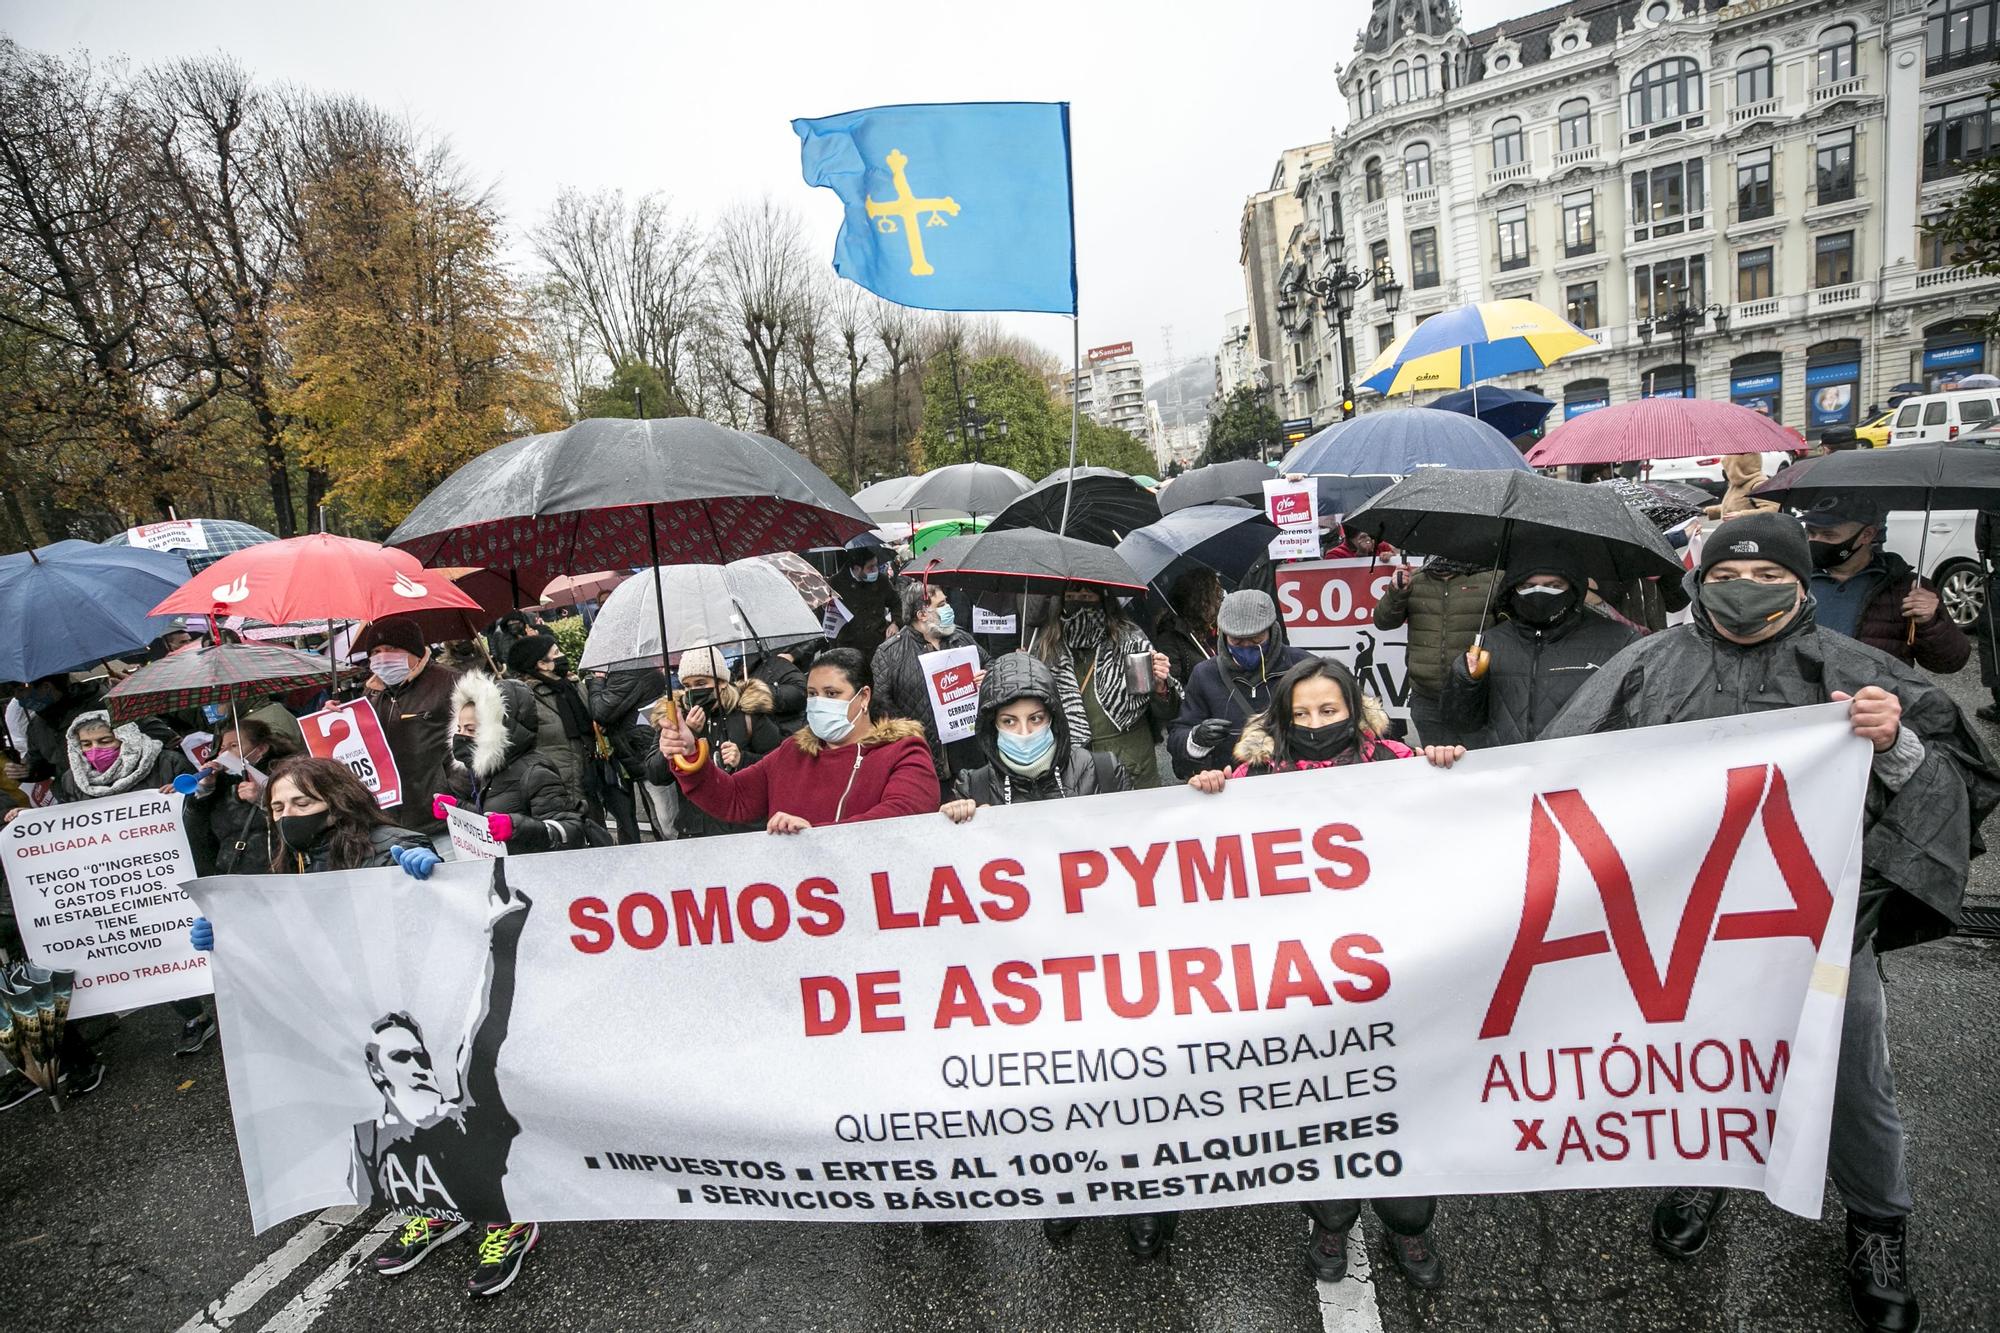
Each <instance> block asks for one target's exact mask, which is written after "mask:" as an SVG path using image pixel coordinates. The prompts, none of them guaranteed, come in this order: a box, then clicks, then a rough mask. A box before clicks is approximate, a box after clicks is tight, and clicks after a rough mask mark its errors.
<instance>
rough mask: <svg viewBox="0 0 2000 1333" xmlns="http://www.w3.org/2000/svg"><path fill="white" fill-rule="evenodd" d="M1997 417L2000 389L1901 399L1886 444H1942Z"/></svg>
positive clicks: (1950, 391) (1963, 390) (1961, 391)
mask: <svg viewBox="0 0 2000 1333" xmlns="http://www.w3.org/2000/svg"><path fill="white" fill-rule="evenodd" d="M1996 416H2000V389H1950V390H1947V391H1946V392H1944V393H1925V394H1918V395H1917V396H1916V397H1914V398H1905V399H1904V400H1903V401H1902V402H1901V403H1900V404H1899V405H1898V406H1897V408H1896V415H1895V418H1894V420H1893V421H1892V422H1891V423H1890V427H1889V443H1890V444H1891V445H1898V444H1943V443H1945V442H1946V441H1949V440H1955V439H1957V438H1958V437H1959V436H1960V435H1962V434H1963V433H1965V432H1966V431H1968V430H1976V429H1977V428H1979V427H1981V426H1984V425H1985V424H1987V423H1988V422H1990V421H1992V420H1993V419H1994V418H1995V417H1996Z"/></svg>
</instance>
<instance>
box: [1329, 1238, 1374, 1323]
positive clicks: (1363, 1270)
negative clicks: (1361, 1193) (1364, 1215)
mask: <svg viewBox="0 0 2000 1333" xmlns="http://www.w3.org/2000/svg"><path fill="white" fill-rule="evenodd" d="M1319 1323H1320V1327H1321V1328H1323V1329H1325V1330H1326V1333H1382V1312H1381V1310H1380V1309H1378V1308H1377V1307H1376V1305H1375V1282H1374V1275H1373V1272H1372V1270H1371V1269H1370V1268H1369V1266H1368V1240H1367V1237H1365V1236H1363V1235H1362V1234H1361V1219H1360V1218H1358V1217H1357V1218H1355V1219H1354V1225H1353V1226H1351V1227H1349V1228H1348V1229H1347V1276H1346V1277H1345V1278H1343V1279H1341V1280H1340V1281H1339V1282H1322V1283H1320V1284H1319Z"/></svg>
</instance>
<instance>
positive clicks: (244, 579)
mask: <svg viewBox="0 0 2000 1333" xmlns="http://www.w3.org/2000/svg"><path fill="white" fill-rule="evenodd" d="M249 595H250V576H249V575H248V574H238V575H237V576H236V580H235V582H233V583H224V584H221V585H220V586H218V587H217V588H216V589H215V590H214V592H212V593H211V594H210V596H212V597H214V598H215V600H216V601H218V602H221V603H223V604H225V605H227V604H228V603H230V602H240V601H242V600H243V599H244V598H245V597H248V596H249Z"/></svg>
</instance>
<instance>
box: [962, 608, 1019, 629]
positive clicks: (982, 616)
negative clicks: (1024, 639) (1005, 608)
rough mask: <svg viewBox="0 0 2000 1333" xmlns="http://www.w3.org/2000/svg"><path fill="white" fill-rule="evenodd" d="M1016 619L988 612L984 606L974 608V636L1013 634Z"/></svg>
mask: <svg viewBox="0 0 2000 1333" xmlns="http://www.w3.org/2000/svg"><path fill="white" fill-rule="evenodd" d="M1015 620H1016V618H1015V617H1014V616H1003V615H999V614H997V613H995V612H992V611H988V610H987V609H986V608H985V607H983V606H978V605H975V606H974V607H973V608H972V632H973V633H974V634H1012V633H1013V632H1014V625H1015Z"/></svg>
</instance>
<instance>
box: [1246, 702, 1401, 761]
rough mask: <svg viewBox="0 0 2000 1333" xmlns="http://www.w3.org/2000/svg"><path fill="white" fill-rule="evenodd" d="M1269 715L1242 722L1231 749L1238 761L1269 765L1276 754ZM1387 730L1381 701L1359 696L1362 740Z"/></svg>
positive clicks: (1380, 735)
mask: <svg viewBox="0 0 2000 1333" xmlns="http://www.w3.org/2000/svg"><path fill="white" fill-rule="evenodd" d="M1270 724H1271V715H1270V714H1269V713H1259V714H1257V716H1255V717H1253V718H1251V719H1250V720H1249V721H1248V722H1246V723H1244V724H1243V734H1242V735H1241V736H1239V737H1237V739H1236V748H1235V750H1233V751H1231V753H1232V754H1234V755H1235V756H1236V762H1237V763H1239V764H1268V763H1270V762H1272V756H1273V755H1275V754H1276V753H1277V748H1278V742H1277V738H1276V737H1274V736H1273V735H1272V734H1271V725H1270ZM1388 729H1389V714H1388V713H1387V712H1386V711H1385V710H1384V709H1383V707H1382V701H1381V700H1379V699H1377V698H1376V697H1375V696H1374V695H1372V694H1364V695H1362V696H1361V725H1360V727H1359V729H1358V730H1359V731H1360V735H1359V736H1358V737H1357V738H1356V739H1358V740H1359V741H1361V742H1362V743H1364V744H1365V743H1366V742H1368V741H1372V740H1379V739H1381V737H1382V735H1383V733H1384V732H1386V731H1388Z"/></svg>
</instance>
